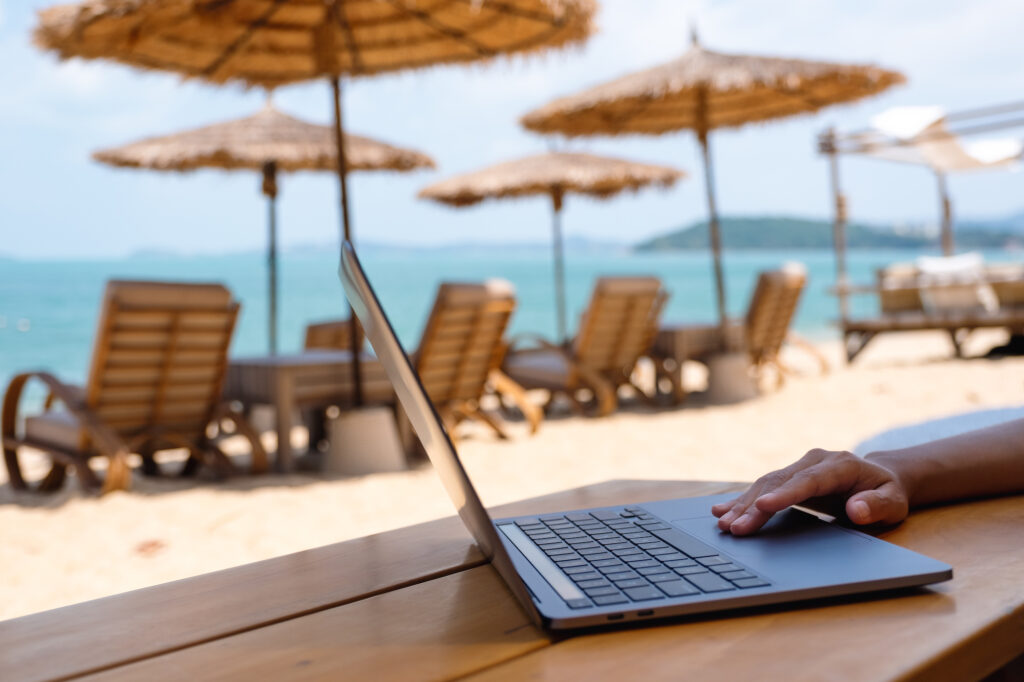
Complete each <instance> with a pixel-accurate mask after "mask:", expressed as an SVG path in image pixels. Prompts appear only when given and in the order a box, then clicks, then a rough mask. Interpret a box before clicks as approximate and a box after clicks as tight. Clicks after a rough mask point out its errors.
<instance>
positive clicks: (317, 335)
mask: <svg viewBox="0 0 1024 682" xmlns="http://www.w3.org/2000/svg"><path fill="white" fill-rule="evenodd" d="M356 335H357V337H358V339H359V347H360V348H362V346H363V339H364V338H365V334H364V333H363V325H362V324H360V322H359V320H358V319H356ZM351 338H352V322H351V321H350V320H347V319H345V320H330V321H329V322H314V323H311V324H308V325H306V340H305V343H304V344H303V347H304V348H305V349H306V350H351V349H352V342H351Z"/></svg>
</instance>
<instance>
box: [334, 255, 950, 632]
mask: <svg viewBox="0 0 1024 682" xmlns="http://www.w3.org/2000/svg"><path fill="white" fill-rule="evenodd" d="M339 275H340V277H341V281H342V284H343V285H344V287H345V293H346V295H347V297H348V300H349V303H350V304H351V306H352V309H353V310H354V311H355V314H356V315H357V316H358V317H359V320H360V322H362V324H363V328H364V330H365V332H366V337H367V338H368V339H369V340H370V343H371V344H372V346H373V349H374V351H375V352H376V354H377V357H378V358H379V359H380V361H381V363H382V364H383V366H384V369H385V370H386V372H387V375H388V377H389V379H390V380H391V383H392V384H393V385H394V389H395V393H396V394H397V396H398V399H399V401H400V402H401V404H402V407H403V408H404V410H405V412H406V414H407V415H408V417H409V420H410V421H411V422H412V425H413V428H414V429H415V431H416V434H417V436H418V437H419V438H420V440H421V441H422V443H423V446H424V448H425V449H426V452H427V455H428V457H429V458H430V461H431V463H432V464H433V466H434V469H436V471H437V473H438V475H439V476H440V477H441V481H442V483H443V484H444V487H445V490H446V491H447V492H448V495H449V496H450V497H451V499H452V502H454V503H455V507H456V509H457V510H458V513H459V516H460V517H461V518H462V521H463V522H464V523H465V524H466V527H467V528H468V529H469V532H470V533H471V534H472V535H473V538H474V539H475V540H476V542H477V544H478V545H479V546H480V549H481V550H482V551H483V553H484V555H485V556H486V557H487V558H488V559H489V560H490V561H491V563H492V564H493V565H494V567H495V569H496V570H497V571H498V573H499V574H500V575H501V577H502V579H503V580H504V581H505V583H506V584H507V585H508V588H509V590H511V592H512V594H513V595H514V596H515V598H516V599H517V600H518V601H519V603H520V604H521V605H522V607H523V609H524V610H525V611H526V612H527V614H528V615H529V616H530V617H531V618H532V620H533V621H534V623H536V624H537V625H538V626H540V627H542V628H544V629H547V630H551V631H566V630H573V629H577V628H593V627H596V626H610V625H618V624H622V623H625V622H630V621H640V620H650V619H657V618H667V617H672V616H681V615H688V614H700V613H709V612H715V611H729V610H733V609H739V608H746V607H752V606H761V605H766V604H786V603H791V602H797V601H802V600H807V599H816V598H822V597H835V596H840V595H849V594H857V593H866V592H873V591H878V590H890V589H894V588H906V587H913V586H919V585H926V584H929V583H934V582H939V581H943V580H949V579H950V578H952V577H953V571H952V569H951V568H950V567H949V566H948V565H946V564H944V563H942V562H939V561H936V560H934V559H931V558H929V557H926V556H922V555H920V554H917V553H915V552H911V551H909V550H906V549H904V548H902V547H897V546H895V545H892V544H889V543H887V542H884V541H882V540H879V539H877V538H874V537H872V536H870V535H866V534H864V533H861V532H858V531H856V530H853V529H851V528H846V527H843V526H841V525H838V524H836V523H830V522H828V521H827V520H825V519H823V518H821V517H820V516H818V515H815V514H812V513H809V511H807V510H803V509H802V508H791V509H789V510H786V511H783V512H781V513H779V514H776V515H775V516H774V517H773V518H772V520H771V521H769V522H768V523H767V524H766V525H765V527H764V528H763V529H762V530H761V531H760V532H759V533H757V534H755V535H753V536H748V537H734V536H732V535H729V534H727V533H722V532H721V531H719V530H718V527H717V525H716V521H717V519H716V518H715V517H713V516H712V515H711V505H713V504H715V503H717V502H721V501H724V500H727V499H731V498H732V497H734V494H725V495H712V496H705V497H694V498H685V499H675V500H662V501H643V500H637V501H636V502H633V503H630V504H624V505H619V506H614V507H601V508H597V509H568V510H566V511H564V512H560V513H557V514H544V515H542V516H520V517H515V518H500V519H494V518H491V516H490V515H489V514H488V512H487V509H485V508H484V506H483V504H482V503H481V501H480V498H479V496H478V495H477V493H476V490H475V489H474V488H473V484H472V482H471V481H470V479H469V476H468V475H467V474H466V470H465V468H464V467H463V466H462V463H461V462H460V460H459V455H458V453H457V452H456V450H455V447H454V446H453V444H452V441H451V439H450V438H449V437H448V434H447V432H446V431H445V428H444V425H443V424H442V422H441V419H440V417H439V416H438V414H437V411H436V410H435V409H434V407H433V404H432V403H431V402H430V399H429V398H428V397H427V394H426V391H425V390H424V389H423V386H422V385H421V384H420V381H419V378H418V376H417V374H416V372H415V371H414V370H413V367H412V365H411V364H410V362H409V358H408V356H407V355H406V354H405V352H404V351H403V349H402V346H401V344H400V343H399V341H398V337H397V336H396V335H395V332H394V329H393V328H392V326H391V323H390V322H389V321H388V318H387V315H385V314H384V310H383V309H382V307H381V305H380V301H379V300H378V299H377V296H376V295H375V294H374V291H373V288H372V287H371V286H370V282H369V280H368V279H367V277H366V273H365V272H364V271H363V269H362V267H361V266H360V263H359V259H358V258H357V256H356V253H355V250H354V249H353V247H352V244H351V243H350V242H348V241H346V242H345V243H344V244H343V245H342V251H341V267H340V271H339Z"/></svg>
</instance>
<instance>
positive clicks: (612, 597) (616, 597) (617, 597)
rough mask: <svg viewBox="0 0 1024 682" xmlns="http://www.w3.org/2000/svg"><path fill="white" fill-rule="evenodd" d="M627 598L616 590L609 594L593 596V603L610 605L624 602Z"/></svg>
mask: <svg viewBox="0 0 1024 682" xmlns="http://www.w3.org/2000/svg"><path fill="white" fill-rule="evenodd" d="M628 601H629V600H628V599H626V598H625V597H624V596H622V594H620V593H618V592H616V593H615V594H609V595H607V596H602V597H594V603H595V604H597V605H598V606H611V605H612V604H625V603H626V602H628Z"/></svg>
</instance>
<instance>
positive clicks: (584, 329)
mask: <svg viewBox="0 0 1024 682" xmlns="http://www.w3.org/2000/svg"><path fill="white" fill-rule="evenodd" d="M667 298H668V294H667V293H666V292H665V291H664V290H663V289H662V287H661V282H660V281H659V280H658V279H657V278H656V277H601V278H599V279H598V280H597V282H596V284H595V286H594V292H593V294H592V295H591V299H590V303H589V305H588V306H587V309H586V311H585V312H584V313H583V316H582V318H581V320H580V326H579V332H578V333H577V335H576V338H575V339H573V341H572V342H571V343H570V344H568V345H567V346H566V347H562V346H556V345H554V344H551V343H549V342H547V341H544V340H543V339H540V338H537V337H532V339H533V343H535V344H536V346H535V347H531V348H523V349H518V350H516V349H513V350H512V351H510V352H509V354H508V356H507V357H506V358H505V363H504V365H503V368H504V370H505V373H506V374H508V376H509V377H511V378H512V380H513V381H515V382H516V383H518V384H519V385H521V386H523V387H524V388H526V389H545V390H547V391H548V392H549V399H548V403H547V405H548V406H550V404H551V402H552V401H553V400H554V398H555V397H556V396H558V395H565V396H567V397H568V398H569V400H570V401H571V404H572V405H573V408H574V409H575V410H577V411H578V412H583V410H584V403H583V401H581V399H580V397H579V393H580V392H581V391H583V390H587V391H589V392H590V393H591V394H592V395H593V398H594V402H595V404H596V412H597V414H598V415H599V416H605V415H608V414H611V413H612V412H613V411H614V410H615V409H616V407H617V406H618V397H617V393H618V389H619V387H620V386H624V385H629V386H631V387H632V388H633V389H635V390H636V392H637V394H638V395H640V396H641V398H642V399H648V398H649V396H647V394H646V393H645V392H644V391H643V390H642V389H640V388H639V387H638V386H636V384H634V382H633V370H634V369H635V367H636V363H637V361H638V360H639V359H640V358H641V357H642V356H644V355H647V354H648V352H649V350H650V348H651V343H652V341H653V338H654V334H655V332H656V330H657V328H658V320H659V318H660V315H661V310H662V308H663V307H664V305H665V301H666V300H667Z"/></svg>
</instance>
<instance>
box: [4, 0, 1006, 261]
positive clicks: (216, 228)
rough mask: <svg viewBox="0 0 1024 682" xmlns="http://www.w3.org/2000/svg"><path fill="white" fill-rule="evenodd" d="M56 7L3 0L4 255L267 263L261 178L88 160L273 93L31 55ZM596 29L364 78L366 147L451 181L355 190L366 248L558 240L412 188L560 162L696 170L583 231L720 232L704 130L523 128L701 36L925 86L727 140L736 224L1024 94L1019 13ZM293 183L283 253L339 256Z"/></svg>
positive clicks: (351, 123) (872, 190)
mask: <svg viewBox="0 0 1024 682" xmlns="http://www.w3.org/2000/svg"><path fill="white" fill-rule="evenodd" d="M50 4H53V2H52V0H0V63H2V64H4V67H3V69H2V70H0V255H6V256H13V257H18V258H25V259H51V258H58V259H78V258H90V259H92V258H118V257H123V256H126V255H129V254H132V253H136V252H139V251H174V252H181V253H221V252H228V251H238V250H261V249H263V248H264V247H265V244H266V233H265V232H266V228H265V216H266V207H265V204H264V200H263V198H262V195H261V194H260V192H259V187H260V180H259V178H258V177H257V175H256V174H255V173H248V172H233V173H227V172H222V171H199V172H196V173H190V174H170V173H157V172H153V171H138V170H124V169H112V168H108V167H105V166H102V165H100V164H98V163H96V162H94V161H92V160H91V159H90V153H91V151H93V150H96V149H99V148H103V147H109V146H116V145H120V144H124V143H127V142H131V141H134V140H137V139H139V138H143V137H149V136H152V135H160V134H166V133H170V132H175V131H178V130H182V129H186V128H191V127H195V126H200V125H205V124H208V123H213V122H218V121H223V120H227V119H231V118H236V117H241V116H246V115H249V114H252V113H254V112H255V111H257V110H258V109H259V108H260V107H261V106H262V104H263V101H264V99H265V93H263V92H262V91H259V90H248V91H247V90H244V89H242V88H241V87H238V86H228V87H213V86H209V85H205V84H202V83H199V82H184V83H183V82H182V81H181V80H180V79H179V78H178V77H177V76H175V75H173V74H163V73H154V72H149V73H141V72H138V71H134V70H132V69H131V68H130V67H125V66H119V65H112V64H105V63H102V62H96V61H93V62H83V61H78V60H74V61H69V62H64V63H59V62H58V61H57V59H56V58H55V57H54V56H53V55H51V54H47V53H43V52H41V51H39V50H38V49H36V48H35V47H34V46H33V45H32V44H31V37H30V34H31V30H32V27H33V26H34V24H35V21H36V18H35V11H36V10H38V9H41V8H43V7H46V6H48V5H50ZM597 22H598V26H599V32H598V33H597V34H596V35H594V36H593V38H591V39H590V40H589V42H588V43H587V44H586V45H585V46H583V47H581V48H570V49H568V50H565V51H562V52H550V53H546V54H544V55H541V56H533V57H518V58H511V59H505V60H499V61H498V62H496V63H494V64H491V65H488V66H469V67H466V66H451V67H442V68H435V69H429V70H426V71H418V72H408V73H401V74H396V75H390V76H383V77H375V78H371V79H361V80H358V81H354V82H347V83H346V84H345V99H344V109H345V120H346V126H347V129H348V130H349V131H350V132H353V133H358V134H362V135H369V136H372V137H375V138H378V139H381V140H384V141H388V142H390V143H393V144H398V145H401V146H407V147H413V148H416V149H419V150H421V151H423V152H426V153H428V154H430V155H431V156H432V157H433V158H434V159H435V160H436V161H437V164H438V170H436V171H425V172H417V173H411V174H393V173H363V174H358V175H356V176H354V177H353V178H352V180H351V182H350V195H351V197H352V204H351V205H352V216H353V224H354V231H355V234H356V235H357V241H359V240H365V241H367V242H374V243H389V244H403V245H409V246H416V245H436V244H450V243H459V242H465V241H474V242H495V243H509V242H524V243H526V242H530V243H543V242H545V240H547V239H548V235H549V230H550V204H549V202H547V201H546V200H544V199H543V198H539V197H538V198H528V199H519V200H513V201H502V202H488V203H485V204H482V205H479V206H477V207H474V208H470V209H451V208H447V207H444V206H441V205H437V204H433V203H430V202H426V201H423V200H419V199H417V198H416V196H415V195H416V192H417V191H418V190H419V189H420V188H421V187H423V186H424V185H426V184H429V183H432V182H435V181H437V180H440V179H443V178H445V177H448V176H450V175H453V174H457V173H463V172H467V171H471V170H475V169H478V168H482V167H484V166H487V165H490V164H493V163H498V162H500V161H503V160H508V159H510V158H515V157H519V156H525V155H528V154H533V153H539V152H543V151H545V150H547V149H549V148H551V147H555V148H558V149H572V150H581V151H588V152H591V153H597V154H606V155H610V156H617V157H623V158H629V159H634V160H637V161H647V162H652V163H662V164H667V165H672V166H676V167H679V168H682V169H684V170H685V171H687V172H688V173H689V177H688V178H687V179H686V180H685V181H683V182H681V183H680V184H678V185H677V186H676V187H675V188H673V189H670V190H658V189H652V190H645V191H642V192H640V193H638V194H636V195H625V196H621V197H618V198H615V199H612V200H610V201H597V200H591V199H586V198H580V197H570V198H569V199H568V200H567V202H566V213H565V219H564V226H565V229H566V231H567V233H568V234H569V235H573V236H582V237H586V238H589V239H594V240H602V241H616V242H635V241H639V240H640V239H643V238H645V237H649V236H653V235H656V234H660V233H663V232H665V231H668V230H671V229H675V228H677V227H679V226H682V225H685V224H689V223H690V222H692V221H695V220H700V219H703V218H704V216H705V211H706V204H705V197H704V181H703V176H702V174H701V166H700V158H699V156H698V151H697V146H696V142H695V140H694V137H693V135H692V134H691V133H688V132H680V133H674V134H668V135H662V136H659V137H640V136H631V137H622V138H593V139H577V140H571V141H565V140H560V139H555V140H549V139H546V138H543V137H540V136H538V135H535V134H533V133H529V132H527V131H524V130H522V129H521V128H520V127H519V126H518V123H517V121H518V118H519V117H520V116H521V115H522V114H523V113H526V112H527V111H530V110H532V109H534V108H536V107H538V106H541V105H543V104H545V103H546V102H548V101H549V100H551V99H553V98H555V97H558V96H562V95H567V94H572V93H574V92H577V91H579V90H582V89H583V88H586V87H589V86H592V85H597V84H599V83H602V82H605V81H607V80H610V79H611V78H614V77H617V76H620V75H624V74H626V73H629V72H632V71H636V70H639V69H643V68H647V67H650V66H654V65H657V64H660V63H663V62H665V61H668V60H670V59H673V58H675V57H677V56H679V55H680V54H681V53H682V52H683V51H684V50H685V49H686V46H687V44H688V41H689V32H690V24H691V22H692V23H694V24H695V25H696V27H697V30H698V33H699V35H700V39H701V42H702V44H704V45H705V46H706V47H708V48H709V49H714V50H719V51H723V52H739V53H748V54H763V55H775V56H789V57H805V58H811V59H823V60H831V61H842V62H870V63H876V64H878V65H881V66H884V67H888V68H894V69H898V70H900V71H902V72H903V73H904V74H905V75H906V76H907V78H908V83H907V84H906V85H903V86H900V87H897V88H894V89H892V90H890V91H888V92H887V93H884V94H882V95H880V96H876V97H874V98H871V99H868V100H865V101H862V102H859V103H854V104H849V105H843V106H839V107H833V108H830V109H827V110H825V111H824V112H822V113H820V114H818V115H814V116H801V117H797V118H793V119H788V120H783V121H778V122H772V123H768V124H764V125H755V126H748V127H746V128H743V129H741V130H738V131H720V132H716V133H714V134H713V135H712V153H713V156H714V163H715V173H716V175H715V181H716V186H717V191H718V205H719V207H720V210H721V212H722V213H723V214H726V215H760V214H770V215H780V214H786V215H799V216H809V217H823V218H824V217H827V216H829V215H830V210H831V209H830V206H831V199H830V194H829V184H828V183H829V180H828V170H827V164H826V162H825V161H824V160H823V159H822V158H821V157H820V156H818V154H817V153H816V151H815V138H816V136H817V134H818V133H819V132H820V131H821V130H823V129H824V128H825V127H827V126H836V127H837V128H838V129H840V130H855V129H861V128H863V127H865V126H866V125H867V124H868V121H869V119H870V118H871V116H873V115H875V114H877V113H879V112H881V111H883V110H885V109H888V108H889V107H893V106H898V105H938V106H942V107H944V108H946V109H947V110H949V111H957V110H962V109H969V108H974V107H979V106H985V105H989V104H996V103H1002V102H1008V101H1015V100H1018V101H1019V100H1022V99H1024V68H1022V67H1021V64H1022V63H1024V46H1022V44H1021V42H1020V27H1021V26H1024V3H1021V2H1020V1H1019V0H974V1H972V2H969V3H965V2H960V1H958V0H903V1H901V2H898V3H894V2H891V1H890V0H859V1H858V2H843V1H840V0H776V1H774V2H764V1H763V0H716V1H711V0H604V1H603V2H602V3H601V10H600V13H599V15H598V17H597ZM274 102H275V104H276V105H277V106H278V107H279V108H281V109H282V110H284V111H286V112H287V113H290V114H292V115H295V116H298V117H300V118H304V119H306V120H310V121H314V122H319V123H328V122H329V120H330V115H331V103H330V90H329V87H328V86H327V84H326V83H325V82H311V83H306V84H301V85H296V86H291V87H287V88H282V89H279V90H278V91H277V92H275V94H274ZM1016 134H1022V131H1020V130H1018V131H1016ZM1022 179H1024V176H1022V175H1021V174H1019V173H1018V174H1015V173H1008V172H988V173H980V174H964V175H962V176H956V177H953V178H951V181H950V186H951V191H952V193H953V197H954V201H955V206H956V213H957V215H959V216H961V217H964V218H989V217H992V218H998V217H1002V216H1004V215H1007V214H1010V213H1015V212H1018V211H1020V210H1021V209H1022V208H1024V198H1022V192H1021V182H1022ZM842 182H843V187H844V190H845V192H846V194H847V195H848V200H849V205H850V213H851V217H852V218H853V219H855V220H864V221H872V222H886V223H894V222H895V223H899V222H921V221H935V220H936V219H937V213H938V202H937V199H936V192H935V180H934V177H933V176H932V175H931V174H930V173H929V172H927V171H926V170H925V169H921V168H914V167H906V166H898V165H888V164H885V163H883V162H878V161H872V160H867V159H855V158H847V159H844V160H843V162H842ZM280 190H281V195H280V199H279V221H280V223H279V224H280V232H279V235H280V237H279V238H280V241H281V243H282V245H283V246H284V247H286V248H287V247H289V246H292V247H294V246H304V245H310V244H336V243H337V235H338V209H337V193H338V190H337V182H336V180H334V179H333V178H332V177H331V176H329V175H327V174H319V175H318V174H311V173H299V174H294V175H288V176H285V177H284V178H282V179H281V181H280Z"/></svg>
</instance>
